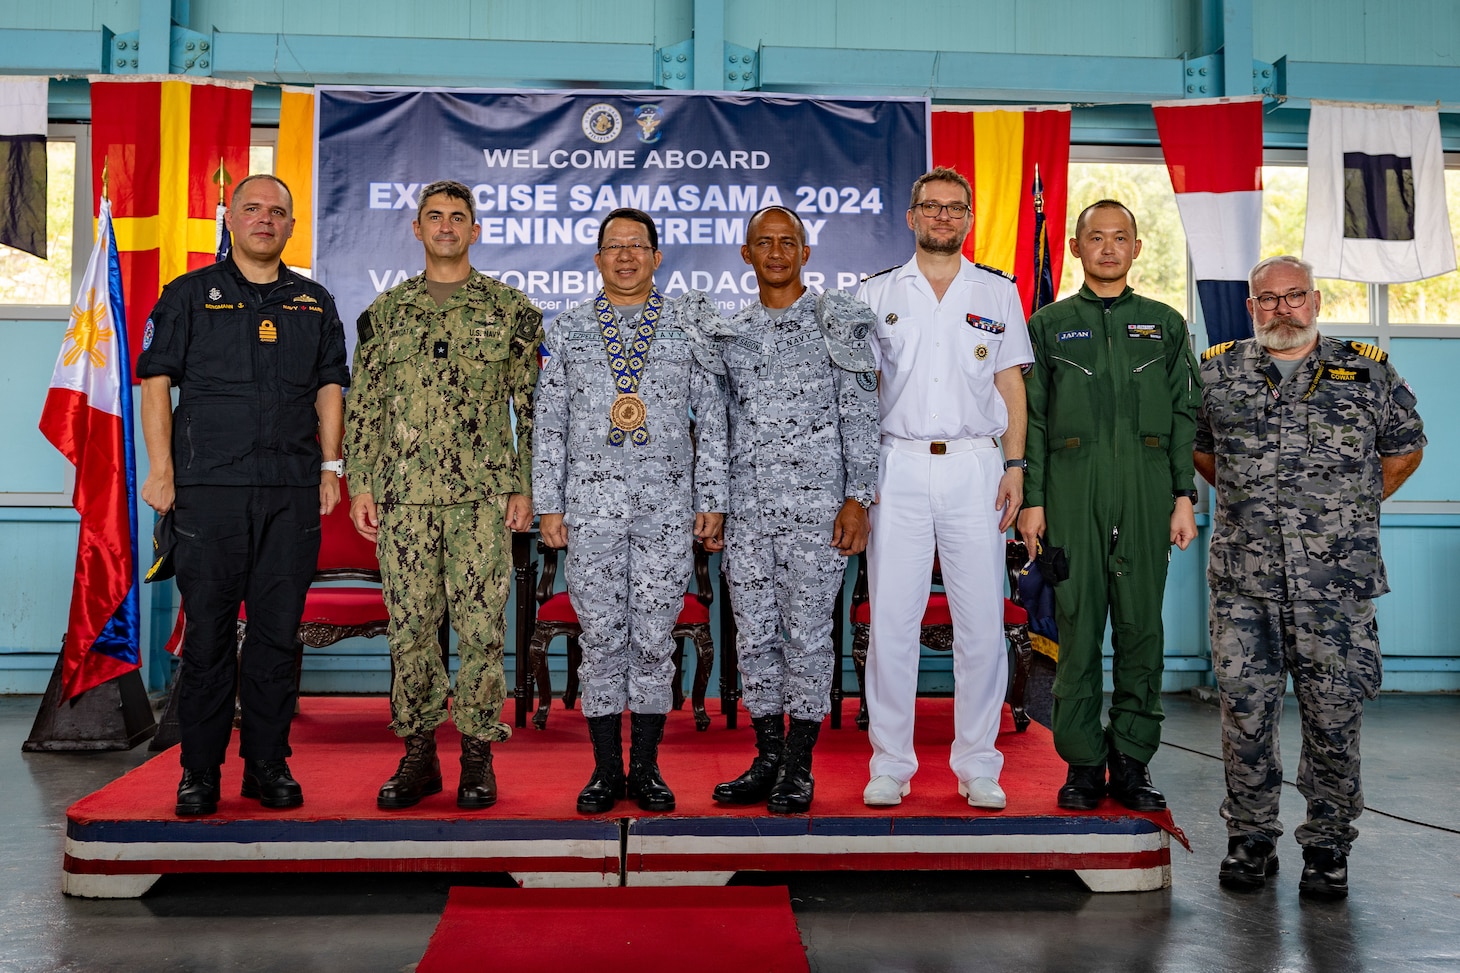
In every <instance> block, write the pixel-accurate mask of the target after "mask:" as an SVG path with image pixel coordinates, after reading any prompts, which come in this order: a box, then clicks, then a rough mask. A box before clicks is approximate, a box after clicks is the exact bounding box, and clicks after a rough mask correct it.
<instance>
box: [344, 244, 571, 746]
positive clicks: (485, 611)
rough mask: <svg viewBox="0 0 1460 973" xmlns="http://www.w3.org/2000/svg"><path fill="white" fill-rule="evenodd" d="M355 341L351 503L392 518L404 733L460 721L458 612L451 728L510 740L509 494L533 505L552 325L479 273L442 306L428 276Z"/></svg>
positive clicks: (392, 596)
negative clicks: (506, 718)
mask: <svg viewBox="0 0 1460 973" xmlns="http://www.w3.org/2000/svg"><path fill="white" fill-rule="evenodd" d="M357 330H358V333H359V344H358V345H357V346H356V348H355V366H354V375H353V382H354V384H353V385H352V386H351V388H350V394H349V396H348V397H347V398H346V409H347V414H346V428H347V433H346V444H345V469H346V472H347V473H348V475H349V484H350V490H351V492H352V493H354V494H357V495H358V494H361V493H370V494H373V495H374V497H375V502H376V503H377V505H378V506H379V511H380V539H379V541H378V544H377V548H376V550H377V553H378V554H379V557H380V573H381V577H382V580H383V582H384V589H385V604H386V607H387V608H388V610H389V612H390V628H389V632H388V636H389V638H390V651H391V656H392V659H393V661H394V667H395V677H394V680H393V682H392V685H391V696H390V703H391V714H392V716H393V717H394V719H393V721H392V723H391V729H393V730H394V731H395V732H396V733H397V734H398V735H400V736H402V737H405V736H412V735H416V734H422V733H429V732H430V731H432V730H434V729H435V728H436V727H437V726H438V725H440V724H441V723H443V722H445V720H446V717H447V714H446V700H447V697H448V696H450V695H452V694H451V690H450V684H449V677H448V675H447V673H446V670H445V668H444V666H443V665H442V661H441V656H440V652H439V649H438V648H437V643H436V631H437V628H438V627H439V625H440V622H441V617H442V612H443V611H444V610H445V608H446V606H447V603H448V601H449V603H450V609H451V625H452V627H453V628H454V629H456V633H457V637H458V645H457V654H458V656H459V657H460V659H461V669H460V672H459V673H458V675H457V685H456V693H455V697H456V701H455V704H454V705H453V707H452V716H453V718H454V720H455V722H456V725H457V727H458V728H459V729H460V730H461V732H462V733H463V734H466V735H468V736H473V737H477V738H479V739H483V740H493V741H496V740H505V739H507V738H508V737H509V736H511V735H512V731H511V728H510V727H509V726H508V725H507V724H506V723H505V722H503V721H502V719H501V712H502V702H503V699H504V698H505V697H506V693H507V681H506V677H505V676H504V674H503V672H502V642H503V638H504V634H505V623H504V619H503V610H504V609H505V607H506V604H507V587H508V583H509V580H510V577H511V543H510V539H509V537H508V532H507V529H506V519H505V515H506V510H507V497H508V495H509V494H513V493H520V494H522V495H524V496H526V497H529V498H530V497H531V493H532V490H531V472H532V456H531V447H530V444H531V441H532V393H533V389H534V388H535V387H536V385H537V373H538V365H537V349H538V346H539V345H540V344H541V342H542V340H543V330H542V314H541V312H540V311H538V309H537V308H535V307H533V306H532V304H531V303H530V302H529V301H528V300H527V298H526V297H524V296H523V295H522V293H521V292H519V291H517V290H514V289H513V288H510V287H507V286H506V285H504V284H501V283H498V282H497V281H495V280H492V279H491V278H489V277H486V276H485V275H483V274H481V273H478V272H477V271H475V270H474V271H472V273H471V276H470V277H469V278H468V279H467V282H466V283H465V284H464V285H463V286H462V287H461V288H459V289H458V290H457V291H456V293H454V294H452V295H451V297H450V298H449V299H448V300H447V301H446V303H445V304H444V305H441V306H438V305H437V304H436V302H435V301H434V300H432V299H431V296H430V294H429V293H428V292H427V289H426V278H425V275H424V274H423V275H420V276H417V277H413V278H411V279H410V280H408V281H406V282H404V283H402V284H400V285H399V286H397V287H394V288H392V289H391V290H389V291H387V292H386V293H385V294H382V295H381V296H380V297H378V298H376V300H375V303H374V304H372V305H371V306H370V308H369V310H367V311H366V312H365V313H364V314H362V315H361V316H360V320H359V323H358V325H357ZM509 407H510V409H512V410H515V412H516V417H517V424H516V430H515V433H514V430H513V427H512V422H511V417H510V415H509Z"/></svg>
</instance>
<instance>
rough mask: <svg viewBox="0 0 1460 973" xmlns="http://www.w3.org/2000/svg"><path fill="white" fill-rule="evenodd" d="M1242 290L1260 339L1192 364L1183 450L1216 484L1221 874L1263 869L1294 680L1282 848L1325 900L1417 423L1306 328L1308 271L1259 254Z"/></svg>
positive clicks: (1353, 774)
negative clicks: (1295, 738) (1295, 848)
mask: <svg viewBox="0 0 1460 973" xmlns="http://www.w3.org/2000/svg"><path fill="white" fill-rule="evenodd" d="M1249 283H1250V284H1251V294H1252V296H1251V297H1249V298H1248V301H1247V306H1248V310H1249V311H1250V312H1251V314H1252V318H1253V323H1254V326H1255V327H1254V330H1255V332H1256V337H1254V338H1248V339H1246V340H1244V341H1238V342H1231V341H1229V342H1226V343H1225V344H1221V345H1217V346H1215V347H1213V348H1209V349H1208V350H1207V351H1206V352H1205V353H1204V354H1203V355H1202V366H1201V373H1202V380H1203V383H1204V384H1205V388H1204V390H1203V392H1202V408H1201V411H1200V413H1199V415H1198V418H1197V432H1196V445H1195V453H1196V455H1195V459H1196V468H1197V471H1198V472H1200V473H1201V474H1202V476H1204V477H1206V478H1207V480H1208V481H1210V482H1211V483H1214V484H1215V485H1216V507H1215V510H1214V511H1213V516H1212V544H1211V557H1210V562H1209V568H1208V576H1209V579H1210V582H1211V591H1212V600H1211V618H1210V621H1211V635H1212V668H1213V669H1214V670H1215V672H1216V677H1217V688H1218V690H1219V691H1220V694H1221V701H1222V757H1223V762H1224V764H1225V767H1226V776H1227V799H1226V800H1225V801H1224V802H1223V804H1222V817H1224V818H1226V820H1227V833H1228V855H1227V857H1226V859H1224V860H1223V861H1222V865H1221V869H1220V871H1219V873H1218V876H1219V878H1220V881H1221V883H1222V884H1223V885H1224V886H1227V887H1229V888H1236V889H1254V888H1260V887H1261V886H1262V885H1264V884H1265V882H1266V879H1267V876H1269V875H1271V874H1273V873H1275V872H1276V871H1277V868H1278V859H1277V851H1276V847H1275V843H1274V839H1275V838H1276V837H1277V836H1278V835H1280V834H1282V824H1281V823H1280V822H1279V821H1278V798H1279V794H1280V791H1281V789H1282V782H1283V774H1282V763H1281V759H1280V757H1279V755H1278V752H1277V728H1278V720H1279V717H1280V716H1281V714H1282V703H1283V691H1284V688H1285V686H1286V683H1287V677H1288V675H1289V674H1291V675H1292V677H1293V691H1294V693H1295V694H1296V696H1297V699H1298V708H1299V712H1300V713H1301V714H1302V726H1303V749H1302V757H1301V759H1300V761H1299V763H1298V790H1299V791H1300V792H1301V793H1302V795H1303V796H1304V798H1306V799H1307V802H1308V820H1307V821H1306V822H1305V823H1304V824H1302V825H1301V826H1300V827H1299V828H1298V829H1297V831H1296V832H1295V835H1294V836H1295V837H1296V838H1297V839H1298V844H1299V845H1301V846H1302V848H1303V863H1304V864H1303V874H1302V877H1301V879H1300V881H1299V883H1298V888H1299V891H1300V892H1302V893H1304V894H1307V895H1313V896H1319V897H1328V898H1337V897H1341V896H1344V895H1347V894H1348V852H1349V848H1350V845H1351V844H1352V843H1353V840H1354V838H1355V837H1356V836H1357V834H1358V832H1357V830H1356V829H1355V828H1354V826H1353V821H1354V819H1355V818H1357V817H1358V816H1359V814H1360V813H1361V812H1362V811H1363V809H1364V792H1363V787H1362V784H1361V782H1360V778H1359V725H1360V723H1361V721H1362V718H1363V709H1364V700H1365V699H1366V698H1367V699H1373V698H1374V697H1375V696H1376V695H1378V692H1379V681H1380V677H1381V673H1382V663H1381V659H1380V654H1379V637H1378V629H1377V627H1376V626H1375V623H1374V603H1373V599H1374V598H1376V597H1378V596H1379V595H1382V594H1384V593H1385V592H1386V591H1388V590H1389V584H1388V580H1387V578H1386V577H1385V573H1384V562H1383V560H1382V559H1381V557H1380V555H1379V502H1380V500H1381V499H1383V498H1385V497H1388V496H1389V495H1390V494H1392V493H1393V492H1394V491H1395V490H1397V489H1399V486H1400V484H1402V483H1403V482H1404V481H1405V480H1406V479H1407V478H1408V477H1409V475H1410V474H1411V473H1413V472H1414V471H1415V469H1416V468H1417V467H1418V466H1419V462H1420V457H1421V454H1422V451H1423V448H1424V445H1425V435H1424V423H1423V422H1422V421H1421V420H1420V417H1419V413H1417V412H1416V411H1415V397H1414V393H1413V392H1412V391H1411V390H1410V388H1409V386H1408V385H1407V384H1406V383H1405V382H1404V381H1403V380H1401V379H1400V377H1399V375H1398V374H1397V373H1396V372H1395V371H1394V366H1393V365H1391V364H1390V363H1389V361H1388V355H1387V354H1386V353H1384V352H1382V351H1380V350H1379V349H1378V348H1375V347H1374V346H1373V345H1367V344H1363V343H1362V342H1358V341H1348V342H1344V341H1337V340H1335V339H1332V338H1325V337H1323V336H1321V335H1320V334H1319V333H1318V325H1317V320H1318V311H1319V309H1320V307H1321V298H1322V295H1321V294H1320V293H1319V292H1318V290H1317V289H1316V288H1315V287H1314V280H1313V270H1312V268H1311V267H1310V266H1308V264H1306V263H1304V262H1303V261H1301V260H1299V259H1297V258H1296V257H1289V256H1279V257H1270V258H1268V259H1267V260H1264V261H1262V262H1261V263H1259V264H1258V265H1257V266H1256V267H1254V268H1253V270H1252V274H1251V276H1250V278H1249Z"/></svg>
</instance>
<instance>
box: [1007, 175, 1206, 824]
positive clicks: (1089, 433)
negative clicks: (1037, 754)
mask: <svg viewBox="0 0 1460 973" xmlns="http://www.w3.org/2000/svg"><path fill="white" fill-rule="evenodd" d="M1140 252H1141V241H1140V240H1139V239H1138V238H1137V236H1136V219H1135V216H1134V215H1133V214H1132V213H1131V211H1130V210H1129V209H1127V208H1126V207H1125V206H1123V205H1122V204H1120V203H1118V202H1116V201H1114V200H1110V199H1103V200H1100V201H1099V202H1097V203H1093V204H1091V205H1090V206H1088V207H1086V208H1085V210H1084V211H1083V212H1082V213H1081V214H1080V218H1079V219H1078V220H1077V221H1076V222H1075V236H1074V238H1072V239H1071V240H1070V253H1071V254H1073V255H1074V256H1075V257H1076V258H1077V259H1078V260H1079V261H1080V263H1081V266H1082V267H1083V268H1084V274H1085V285H1084V286H1083V287H1081V288H1080V291H1079V293H1077V294H1075V295H1073V296H1071V297H1068V298H1066V299H1064V300H1063V301H1059V302H1057V303H1055V304H1052V305H1050V306H1048V307H1045V308H1041V309H1040V310H1039V311H1038V312H1037V313H1036V314H1035V315H1034V316H1033V317H1032V318H1030V319H1029V336H1030V338H1031V339H1032V341H1033V343H1034V365H1033V367H1032V368H1031V369H1030V371H1029V373H1028V376H1027V378H1026V388H1027V393H1028V400H1029V442H1028V446H1027V447H1026V451H1025V456H1026V457H1027V458H1028V460H1029V470H1028V475H1027V476H1026V477H1025V479H1024V504H1025V506H1024V510H1023V511H1022V512H1021V513H1020V514H1019V524H1018V526H1019V535H1020V536H1021V537H1022V538H1023V539H1024V542H1025V543H1026V544H1027V545H1028V546H1029V549H1030V550H1031V551H1033V550H1035V549H1036V544H1037V543H1040V542H1041V540H1042V543H1043V544H1045V545H1048V546H1051V547H1056V548H1063V549H1064V550H1065V552H1066V554H1067V555H1068V558H1069V577H1068V578H1067V579H1065V580H1063V581H1060V582H1059V584H1058V585H1057V586H1056V588H1055V620H1056V623H1057V625H1058V627H1059V643H1060V657H1059V669H1058V671H1057V673H1056V675H1055V682H1054V715H1053V730H1054V745H1055V749H1056V750H1057V751H1058V752H1059V755H1060V756H1061V757H1062V758H1064V760H1065V762H1066V763H1067V764H1069V775H1068V777H1067V778H1066V780H1065V785H1064V786H1063V787H1062V788H1060V792H1059V806H1060V807H1063V808H1069V809H1072V810H1092V809H1093V808H1095V806H1096V805H1097V804H1099V802H1100V799H1101V797H1103V796H1104V795H1105V794H1106V792H1107V786H1106V766H1107V764H1108V765H1109V768H1110V782H1109V793H1110V795H1111V796H1112V797H1114V798H1115V799H1116V800H1117V801H1119V802H1121V803H1122V804H1124V805H1125V806H1126V807H1128V808H1130V809H1132V810H1137V811H1156V810H1161V809H1162V808H1164V807H1165V806H1166V798H1165V796H1164V795H1162V793H1161V792H1160V791H1159V790H1157V789H1156V788H1155V787H1153V786H1152V784H1151V778H1150V774H1149V772H1148V771H1147V769H1146V768H1147V764H1149V763H1150V760H1151V757H1152V756H1153V755H1154V754H1155V752H1156V748H1157V747H1159V746H1160V744H1161V695H1160V694H1161V672H1162V669H1163V662H1164V648H1165V646H1164V643H1165V637H1164V633H1163V631H1162V626H1161V598H1162V595H1163V593H1164V591H1165V587H1166V568H1167V565H1168V564H1169V562H1170V560H1171V548H1170V545H1172V544H1175V545H1177V546H1178V547H1179V548H1181V549H1182V550H1183V551H1184V550H1186V548H1187V545H1189V544H1190V543H1191V541H1192V540H1193V539H1194V538H1195V537H1196V518H1195V514H1194V512H1193V505H1194V503H1195V501H1196V492H1195V490H1194V489H1193V478H1194V470H1193V468H1192V458H1191V444H1192V440H1193V438H1194V436H1195V433H1196V410H1197V406H1198V405H1199V404H1200V399H1201V393H1200V384H1199V379H1198V377H1197V366H1196V359H1195V358H1194V357H1193V356H1192V353H1191V348H1190V345H1189V343H1188V341H1187V335H1186V324H1185V322H1184V321H1183V320H1182V318H1181V315H1180V314H1178V313H1177V312H1176V311H1174V310H1172V309H1171V308H1169V307H1167V306H1166V305H1164V304H1161V303H1159V302H1157V301H1152V300H1149V299H1147V298H1144V297H1141V296H1139V295H1137V294H1136V293H1134V292H1133V291H1132V290H1131V289H1130V287H1129V286H1128V285H1127V284H1126V277H1127V276H1128V275H1129V274H1130V268H1131V263H1132V262H1133V261H1134V260H1135V258H1136V257H1137V256H1138V255H1139V254H1140ZM1107 614H1108V615H1109V617H1110V622H1111V630H1112V633H1113V635H1112V640H1111V641H1112V643H1113V645H1114V649H1115V658H1114V660H1113V664H1112V668H1111V675H1112V679H1113V682H1114V685H1115V691H1114V693H1113V695H1112V696H1111V700H1110V722H1109V725H1108V727H1106V728H1103V729H1102V727H1101V712H1100V711H1101V708H1102V696H1101V687H1102V672H1101V647H1102V645H1103V643H1104V641H1105V621H1106V616H1107Z"/></svg>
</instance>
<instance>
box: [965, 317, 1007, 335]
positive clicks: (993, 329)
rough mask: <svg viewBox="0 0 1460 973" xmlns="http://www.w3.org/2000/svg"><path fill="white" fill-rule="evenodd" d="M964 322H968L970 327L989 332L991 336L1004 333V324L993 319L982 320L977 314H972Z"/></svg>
mask: <svg viewBox="0 0 1460 973" xmlns="http://www.w3.org/2000/svg"><path fill="white" fill-rule="evenodd" d="M964 320H966V321H967V322H968V324H969V327H973V328H977V329H978V330H980V331H987V332H988V333H989V334H1003V333H1004V325H1003V323H1002V322H1000V321H995V320H993V319H992V318H981V317H979V316H978V315H977V314H970V315H968V316H967V317H966V318H965V319H964Z"/></svg>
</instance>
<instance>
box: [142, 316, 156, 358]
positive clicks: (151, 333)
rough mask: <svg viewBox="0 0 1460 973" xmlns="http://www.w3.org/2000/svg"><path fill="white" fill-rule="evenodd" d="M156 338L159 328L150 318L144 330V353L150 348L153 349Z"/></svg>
mask: <svg viewBox="0 0 1460 973" xmlns="http://www.w3.org/2000/svg"><path fill="white" fill-rule="evenodd" d="M155 337H157V326H156V325H154V324H153V323H152V319H151V318H148V319H147V326H146V327H145V328H143V329H142V350H143V351H146V350H147V349H148V348H151V347H152V339H153V338H155Z"/></svg>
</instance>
